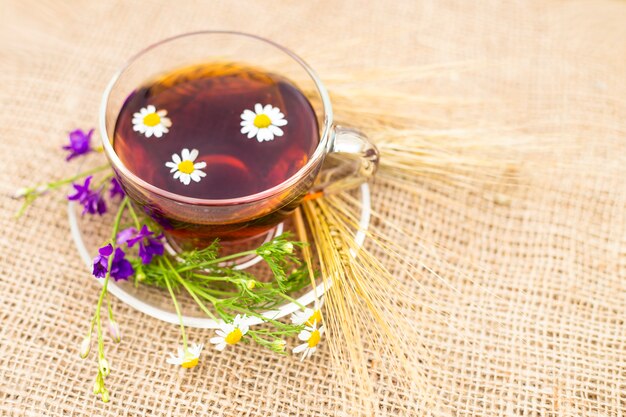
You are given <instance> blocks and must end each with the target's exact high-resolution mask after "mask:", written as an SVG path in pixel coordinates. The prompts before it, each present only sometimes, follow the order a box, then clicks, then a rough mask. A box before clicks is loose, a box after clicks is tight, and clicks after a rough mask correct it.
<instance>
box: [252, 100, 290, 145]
mask: <svg viewBox="0 0 626 417" xmlns="http://www.w3.org/2000/svg"><path fill="white" fill-rule="evenodd" d="M286 124H287V120H286V119H285V115H284V114H283V113H282V112H281V111H280V109H279V108H278V107H274V106H272V105H271V104H266V105H265V106H263V105H261V103H257V104H255V105H254V111H252V110H247V109H246V110H244V111H243V113H241V126H242V128H241V133H243V134H244V135H245V134H247V135H248V139H252V138H253V137H255V136H256V139H257V140H258V141H259V142H263V141H270V140H274V136H282V135H283V134H284V132H283V130H282V129H281V128H280V127H279V126H285V125H286Z"/></svg>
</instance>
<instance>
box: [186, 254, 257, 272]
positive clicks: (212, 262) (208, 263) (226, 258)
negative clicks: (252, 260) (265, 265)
mask: <svg viewBox="0 0 626 417" xmlns="http://www.w3.org/2000/svg"><path fill="white" fill-rule="evenodd" d="M252 254H256V249H252V250H248V251H245V252H239V253H235V254H232V255H227V256H222V257H221V258H216V259H212V260H210V261H205V262H201V263H197V264H194V265H188V266H184V267H182V268H178V269H177V271H178V272H187V271H191V270H193V269H202V268H204V267H207V266H211V265H215V264H219V263H220V262H225V261H229V260H231V259H236V258H241V257H243V256H248V255H252Z"/></svg>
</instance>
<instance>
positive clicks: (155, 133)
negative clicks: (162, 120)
mask: <svg viewBox="0 0 626 417" xmlns="http://www.w3.org/2000/svg"><path fill="white" fill-rule="evenodd" d="M154 136H155V137H157V138H160V137H161V136H163V131H161V130H159V129H154Z"/></svg>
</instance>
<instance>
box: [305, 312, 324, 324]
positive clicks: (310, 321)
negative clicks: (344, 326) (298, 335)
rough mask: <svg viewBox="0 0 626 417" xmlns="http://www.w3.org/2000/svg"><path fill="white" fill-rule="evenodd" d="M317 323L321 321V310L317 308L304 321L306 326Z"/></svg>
mask: <svg viewBox="0 0 626 417" xmlns="http://www.w3.org/2000/svg"><path fill="white" fill-rule="evenodd" d="M316 322H317V324H319V323H321V322H322V312H321V311H319V310H315V311H314V312H313V314H311V317H309V319H308V320H307V321H306V324H307V326H313V324H314V323H316Z"/></svg>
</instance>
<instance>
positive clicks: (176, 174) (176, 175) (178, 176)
mask: <svg viewBox="0 0 626 417" xmlns="http://www.w3.org/2000/svg"><path fill="white" fill-rule="evenodd" d="M176 169H178V168H176ZM182 174H183V173H182V172H180V171H176V172H175V173H174V179H175V180H176V179H178V178H180V176H181V175H182Z"/></svg>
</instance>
